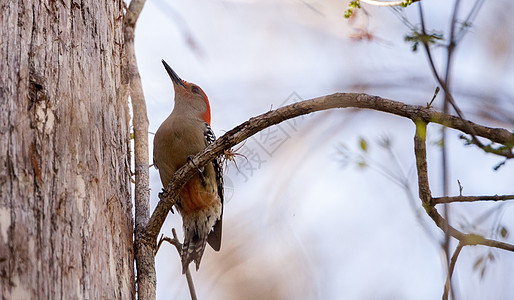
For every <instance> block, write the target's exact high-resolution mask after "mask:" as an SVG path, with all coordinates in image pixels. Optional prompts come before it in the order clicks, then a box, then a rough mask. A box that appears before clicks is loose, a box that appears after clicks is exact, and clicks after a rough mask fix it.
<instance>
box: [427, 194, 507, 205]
mask: <svg viewBox="0 0 514 300" xmlns="http://www.w3.org/2000/svg"><path fill="white" fill-rule="evenodd" d="M513 199H514V195H501V196H499V195H494V196H454V197H435V198H432V203H433V204H441V203H452V202H476V201H505V200H513Z"/></svg>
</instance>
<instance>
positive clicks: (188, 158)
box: [187, 155, 206, 186]
mask: <svg viewBox="0 0 514 300" xmlns="http://www.w3.org/2000/svg"><path fill="white" fill-rule="evenodd" d="M187 161H188V162H189V163H190V164H192V165H193V167H195V168H196V169H197V170H198V175H199V176H200V180H201V181H202V185H203V186H205V185H206V183H205V177H204V176H203V171H202V170H201V169H200V168H198V167H197V166H196V164H195V163H194V162H193V158H192V157H191V155H188V156H187Z"/></svg>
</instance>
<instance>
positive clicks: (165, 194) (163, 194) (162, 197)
mask: <svg viewBox="0 0 514 300" xmlns="http://www.w3.org/2000/svg"><path fill="white" fill-rule="evenodd" d="M168 195H169V193H168V191H166V189H165V188H163V189H162V192H160V193H159V195H158V196H159V200H161V201H164V200H166V198H168ZM170 211H171V213H172V214H175V212H174V211H173V207H172V208H170Z"/></svg>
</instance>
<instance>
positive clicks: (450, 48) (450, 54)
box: [441, 0, 476, 299]
mask: <svg viewBox="0 0 514 300" xmlns="http://www.w3.org/2000/svg"><path fill="white" fill-rule="evenodd" d="M459 5H460V0H455V4H454V6H453V13H452V18H451V20H450V41H449V43H448V46H447V53H446V70H445V74H444V84H446V87H447V89H448V90H450V89H451V88H450V74H451V67H452V61H453V60H452V58H453V50H455V47H456V46H457V44H456V43H455V25H456V23H457V15H458V11H459ZM449 103H450V95H449V94H448V93H446V90H445V91H444V103H443V113H445V114H447V113H448V112H449ZM446 133H447V130H446V127H445V126H443V127H442V128H441V134H442V148H441V154H442V161H441V164H442V171H443V176H442V182H443V195H444V196H447V195H448V193H449V187H448V186H449V178H450V175H449V171H448V147H446ZM473 140H476V139H473ZM450 214H451V213H450V206H449V205H447V204H445V205H444V218H445V219H446V220H447V221H448V223H450V221H451V220H450ZM443 247H444V252H445V254H446V261H447V262H449V259H450V234H449V233H448V231H447V230H445V232H444V244H443ZM448 267H449V266H448ZM448 273H450V270H448ZM446 288H447V289H448V290H449V292H450V294H451V296H452V299H455V294H454V289H453V282H452V281H451V276H449V277H448V282H447V286H445V293H446V297H448V294H447V291H448V290H446ZM443 297H444V296H443Z"/></svg>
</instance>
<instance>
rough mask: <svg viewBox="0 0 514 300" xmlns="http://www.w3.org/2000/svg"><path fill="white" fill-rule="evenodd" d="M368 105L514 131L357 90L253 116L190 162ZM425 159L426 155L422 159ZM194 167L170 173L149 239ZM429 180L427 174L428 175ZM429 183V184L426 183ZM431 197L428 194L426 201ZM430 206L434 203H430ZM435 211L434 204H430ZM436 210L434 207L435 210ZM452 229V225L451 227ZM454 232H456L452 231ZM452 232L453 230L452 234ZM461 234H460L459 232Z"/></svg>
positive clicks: (493, 136) (486, 133)
mask: <svg viewBox="0 0 514 300" xmlns="http://www.w3.org/2000/svg"><path fill="white" fill-rule="evenodd" d="M349 107H354V108H368V109H373V110H378V111H382V112H387V113H391V114H394V115H398V116H402V117H406V118H409V119H411V120H420V121H422V122H425V123H428V122H434V123H438V124H444V125H445V126H448V127H450V128H454V129H457V130H460V131H462V132H465V133H468V134H470V133H471V132H470V129H472V130H473V131H474V132H475V133H476V134H477V135H478V136H481V137H484V138H488V139H490V140H491V141H494V142H497V143H502V144H503V143H512V142H513V141H514V136H513V134H512V133H511V132H510V131H508V130H506V129H502V128H490V127H486V126H482V125H478V124H475V123H473V122H470V121H465V120H462V119H461V118H459V117H456V116H451V115H445V114H443V113H441V112H438V111H435V110H432V109H429V108H426V107H423V106H417V105H409V104H405V103H402V102H398V101H394V100H389V99H384V98H381V97H378V96H371V95H367V94H359V93H336V94H332V95H328V96H323V97H319V98H314V99H311V100H306V101H302V102H298V103H294V104H291V105H288V106H284V107H281V108H279V109H276V110H272V111H269V112H267V113H265V114H262V115H259V116H257V117H253V118H251V119H250V120H248V121H246V122H244V123H243V124H241V125H239V126H237V127H235V128H234V129H232V130H230V131H228V132H227V133H225V134H224V135H223V136H221V137H220V138H219V139H218V140H217V141H216V142H215V143H213V144H211V145H209V146H208V147H207V148H205V149H204V150H203V151H201V152H200V153H198V154H197V155H195V156H194V157H193V159H192V163H194V165H196V166H199V167H201V166H203V165H205V164H206V163H207V162H209V161H211V160H213V159H214V158H215V157H217V156H219V155H221V154H222V153H223V151H224V150H226V149H229V148H231V147H232V146H235V145H236V144H238V143H240V142H242V141H244V140H245V139H247V138H249V137H250V136H252V135H254V134H256V133H257V132H259V131H261V130H263V129H265V128H267V127H270V126H272V125H275V124H278V123H280V122H283V121H285V120H287V119H291V118H294V117H298V116H301V115H305V114H308V113H311V112H315V111H321V110H327V109H332V108H349ZM425 162H426V159H425ZM195 172H196V168H194V167H193V164H186V165H184V166H183V167H181V168H180V169H179V170H178V171H177V172H176V173H175V175H174V176H173V178H172V180H171V182H170V183H169V184H168V186H167V187H166V191H167V195H166V196H165V197H163V198H162V199H161V201H159V203H158V204H157V207H156V209H155V211H154V213H153V214H152V216H151V218H150V220H149V222H148V224H147V226H146V230H145V234H146V235H147V237H146V238H147V239H148V240H152V241H154V243H156V241H157V236H158V234H159V231H160V228H161V227H162V224H163V222H164V220H165V218H166V216H167V214H168V212H169V210H170V209H171V207H172V206H173V204H174V201H175V199H176V198H177V196H178V192H179V191H180V189H181V188H182V187H183V186H184V184H185V183H186V182H187V181H188V180H189V179H190V178H191V177H192V176H193V175H194V174H195ZM426 180H427V182H428V177H427V179H426ZM427 186H428V185H427ZM430 200H431V197H430V194H428V198H427V199H426V201H425V202H427V203H429V202H430ZM432 208H433V207H432ZM433 209H434V211H435V208H433ZM435 212H436V213H437V211H435ZM454 230H455V229H454ZM454 234H455V233H454ZM452 235H453V234H452ZM460 235H463V234H462V233H460Z"/></svg>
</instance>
